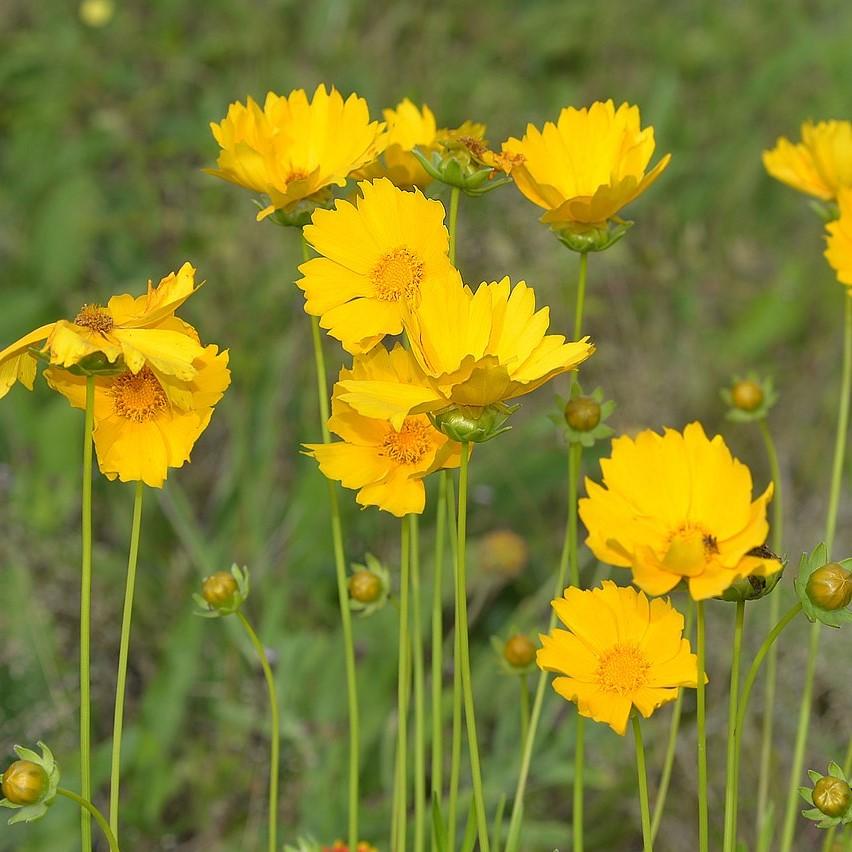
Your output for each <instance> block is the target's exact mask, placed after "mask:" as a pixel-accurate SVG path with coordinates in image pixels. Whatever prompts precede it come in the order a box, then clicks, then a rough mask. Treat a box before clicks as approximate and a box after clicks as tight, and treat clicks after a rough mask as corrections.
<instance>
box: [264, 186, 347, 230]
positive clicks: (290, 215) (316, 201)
mask: <svg viewBox="0 0 852 852" xmlns="http://www.w3.org/2000/svg"><path fill="white" fill-rule="evenodd" d="M253 201H254V204H255V205H256V206H257V208H258V210H265V209H266V208H267V207H268V206H269V205H267V204H264V203H263V202H262V201H258V200H257V199H253ZM333 203H334V194H333V193H332V191H331V190H330V189H328V188H324V189H321V190H320V191H319V192H315V193H314V194H313V195H309V196H308V197H307V198H301V199H299V201H296V202H295V203H294V204H291V205H290V206H289V207H287V208H286V209H284V210H276V211H275V212H274V213H270V214H269V216H267V217H266V218H267V219H268V220H269V221H271V222H273V223H274V224H276V225H281V226H282V227H285V228H304V227H305V225H310V224H311V217H312V216H313V215H314V211H315V210H329V209H331V207H332V205H333Z"/></svg>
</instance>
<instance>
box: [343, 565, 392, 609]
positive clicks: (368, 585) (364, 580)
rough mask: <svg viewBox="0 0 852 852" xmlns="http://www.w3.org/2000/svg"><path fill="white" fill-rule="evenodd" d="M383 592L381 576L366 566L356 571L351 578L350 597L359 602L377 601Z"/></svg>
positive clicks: (369, 602)
mask: <svg viewBox="0 0 852 852" xmlns="http://www.w3.org/2000/svg"><path fill="white" fill-rule="evenodd" d="M383 593H384V586H383V584H382V580H381V577H379V576H378V574H375V573H373V572H372V571H368V570H367V569H366V568H363V569H361V570H360V571H356V572H355V573H354V574H353V575H352V576H351V577H350V578H349V597H351V598H352V599H353V600H356V601H358V603H362V604H371V603H375V602H376V601H377V600H378V599H379V598H380V597H381V596H382V594H383Z"/></svg>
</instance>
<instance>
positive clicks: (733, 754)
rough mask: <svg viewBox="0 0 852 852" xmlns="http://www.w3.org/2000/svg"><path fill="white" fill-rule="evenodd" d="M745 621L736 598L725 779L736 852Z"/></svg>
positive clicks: (730, 844) (730, 845)
mask: <svg viewBox="0 0 852 852" xmlns="http://www.w3.org/2000/svg"><path fill="white" fill-rule="evenodd" d="M744 624H745V601H737V615H736V621H735V623H734V645H733V651H732V656H731V687H730V691H729V697H728V754H727V764H726V772H727V775H726V779H725V835H724V841H723V847H724V850H725V852H734V847H735V846H736V842H737V786H738V780H739V767H738V766H737V755H738V754H739V748H738V745H739V739H740V731H739V729H738V728H737V701H738V692H739V686H740V659H741V657H742V647H743V626H744Z"/></svg>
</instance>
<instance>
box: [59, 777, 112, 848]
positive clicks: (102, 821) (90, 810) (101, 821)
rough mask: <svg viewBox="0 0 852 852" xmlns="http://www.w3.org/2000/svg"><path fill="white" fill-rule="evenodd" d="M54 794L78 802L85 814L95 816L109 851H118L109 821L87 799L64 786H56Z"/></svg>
mask: <svg viewBox="0 0 852 852" xmlns="http://www.w3.org/2000/svg"><path fill="white" fill-rule="evenodd" d="M56 795H57V796H64V797H65V798H66V799H70V800H71V801H72V802H75V803H76V804H78V805H79V806H80V809H81V810H82V811H83V812H84V813H85V814H88V815H90V816H93V817H94V818H95V822H96V823H97V824H98V826H99V827H100V829H101V831H102V832H103V833H104V837H106V839H107V843H108V844H109V849H110V852H119V849H118V841H117V840H116V839H115V835H114V834H113V833H112V829H110V827H109V823H108V822H107V821H106V818H105V817H104V815H103V814H102V813H101V812H100V811H99V810H98V809H97V808H96V807H95V806H94V805H93V804H92V803H91V802H90V801H89V800H88V799H84V798H83V797H82V796H78V795H77V794H76V793H74V792H72V791H71V790H66V789H65V788H64V787H58V788H57V790H56Z"/></svg>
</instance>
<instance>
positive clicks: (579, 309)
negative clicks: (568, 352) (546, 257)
mask: <svg viewBox="0 0 852 852" xmlns="http://www.w3.org/2000/svg"><path fill="white" fill-rule="evenodd" d="M588 268H589V254H588V252H582V253H581V254H580V273H579V275H578V276H577V300H576V302H575V304H574V339H575V340H579V339H580V331H581V329H582V328H583V309H584V308H585V305H586V273H587V272H588Z"/></svg>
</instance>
